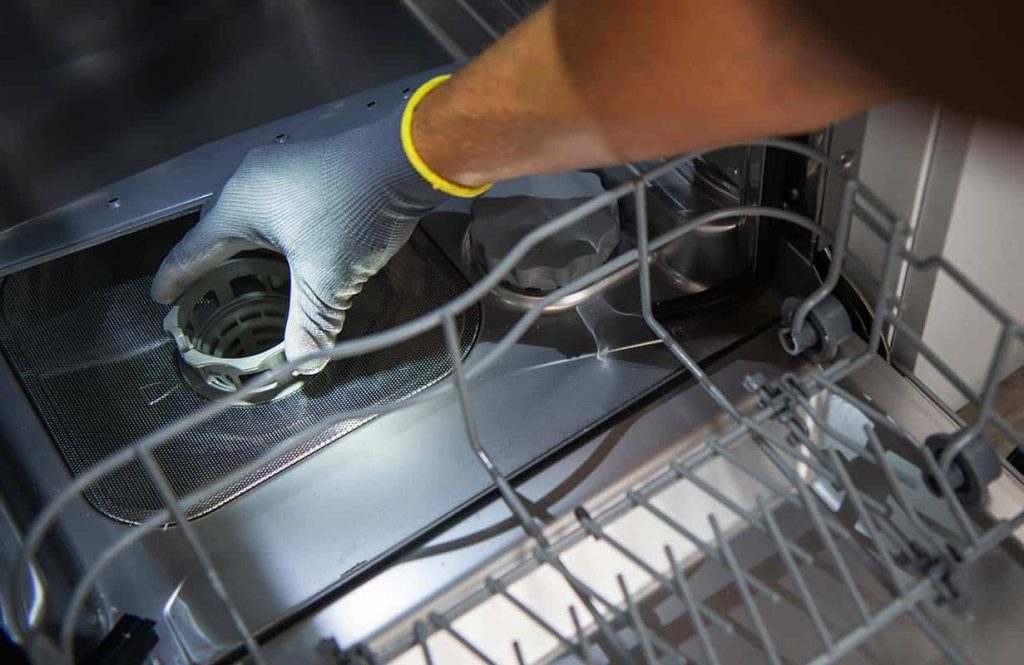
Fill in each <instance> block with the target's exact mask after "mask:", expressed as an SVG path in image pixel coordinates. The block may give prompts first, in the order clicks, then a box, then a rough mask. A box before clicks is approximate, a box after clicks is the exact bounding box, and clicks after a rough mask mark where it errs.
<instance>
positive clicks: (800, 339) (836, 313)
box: [779, 295, 853, 363]
mask: <svg viewBox="0 0 1024 665" xmlns="http://www.w3.org/2000/svg"><path fill="white" fill-rule="evenodd" d="M800 302H801V300H800V299H799V298H786V300H785V301H783V303H782V328H781V329H780V330H779V342H781V344H782V348H784V349H785V350H786V352H787V353H789V354H790V355H793V356H797V355H800V354H803V355H804V357H806V358H807V359H808V360H810V361H811V362H816V363H826V362H829V361H830V360H832V359H833V358H835V357H836V354H837V353H838V352H839V345H840V344H842V342H843V340H845V339H846V338H847V337H849V336H850V335H851V334H852V333H853V324H852V323H851V322H850V315H849V314H848V313H847V312H846V308H845V307H843V305H842V303H840V302H839V299H838V298H836V297H835V296H833V295H828V296H826V297H825V299H824V300H822V301H821V302H820V303H818V304H817V305H815V306H814V307H812V308H811V311H810V312H808V313H807V319H806V320H805V321H804V325H803V328H802V329H801V330H800V332H799V334H796V335H794V334H793V328H792V326H793V318H794V316H795V315H796V310H797V308H798V307H800Z"/></svg>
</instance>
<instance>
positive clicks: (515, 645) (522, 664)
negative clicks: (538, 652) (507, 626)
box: [512, 640, 526, 665]
mask: <svg viewBox="0 0 1024 665" xmlns="http://www.w3.org/2000/svg"><path fill="white" fill-rule="evenodd" d="M512 652H513V653H514V654H515V657H516V663H518V664H519V665H526V659H525V658H523V649H522V647H520V646H519V640H512Z"/></svg>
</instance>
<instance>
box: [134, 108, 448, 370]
mask: <svg viewBox="0 0 1024 665" xmlns="http://www.w3.org/2000/svg"><path fill="white" fill-rule="evenodd" d="M401 114H402V111H401V109H399V110H397V111H396V112H394V113H391V114H390V115H388V116H387V117H385V118H383V119H382V120H380V121H378V122H376V123H374V124H372V125H368V126H366V127H360V128H358V129H354V130H352V131H349V132H345V133H344V134H339V135H337V136H332V137H330V138H326V139H320V140H316V141H309V142H304V143H292V144H283V145H268V146H263V147H260V148H256V149H254V150H252V151H250V152H249V153H248V154H247V155H246V156H245V159H244V160H243V161H242V163H241V165H240V166H239V167H238V170H237V171H236V172H235V174H234V175H233V176H231V179H230V180H228V182H227V184H225V185H224V188H223V190H222V191H221V193H220V196H219V198H218V199H217V202H216V204H215V205H214V206H213V208H211V209H210V210H209V211H208V212H207V213H206V214H205V215H204V216H203V218H202V219H200V220H199V223H198V224H197V225H196V226H195V227H194V228H193V229H192V230H190V231H189V232H188V234H186V235H185V237H184V238H183V239H182V240H181V242H179V243H178V244H177V245H176V246H175V247H174V249H172V250H171V252H170V253H169V254H168V255H167V257H166V258H165V259H164V261H163V264H162V265H161V266H160V270H159V271H158V272H157V274H156V276H155V277H154V279H153V285H152V289H151V293H152V296H153V299H154V300H156V301H158V302H161V303H164V304H171V303H172V302H173V301H174V300H176V299H177V298H178V297H179V296H180V295H181V294H182V292H183V291H184V290H185V289H186V288H187V287H188V286H189V284H190V283H191V282H192V281H194V280H195V279H197V278H198V277H200V276H202V275H203V274H204V273H206V272H208V271H210V270H212V269H213V268H215V267H217V266H218V265H219V264H221V263H222V262H223V261H225V260H226V259H228V258H230V257H231V256H232V255H234V254H237V253H238V252H241V251H243V250H249V249H256V248H264V249H272V250H275V251H278V252H280V253H281V254H283V255H284V256H285V258H287V259H288V264H289V266H290V268H291V300H290V305H289V309H288V323H287V325H286V328H285V338H284V341H285V355H286V356H287V357H288V360H296V359H298V358H300V357H302V356H304V355H306V354H308V353H311V352H313V351H316V350H317V349H323V348H327V347H330V346H332V345H333V344H334V339H335V337H337V335H338V333H339V332H340V331H341V328H342V325H343V324H344V322H345V310H347V309H348V307H349V303H350V301H351V299H352V297H353V296H354V295H356V294H357V293H359V291H360V289H362V286H363V284H364V283H365V282H366V280H368V279H369V278H370V277H372V276H373V275H374V274H376V273H377V271H378V270H380V269H381V268H382V267H383V266H384V264H385V263H387V262H388V260H389V259H390V258H391V257H392V256H393V255H394V254H395V252H397V251H398V249H399V248H400V247H401V246H402V245H403V244H404V243H405V242H406V240H408V239H409V236H410V235H411V234H412V231H413V228H414V227H415V226H416V222H417V221H418V220H419V218H420V217H421V216H422V215H423V214H425V213H427V212H428V211H430V210H431V209H432V208H434V207H435V206H437V205H438V204H440V203H441V202H442V201H443V200H444V199H445V198H447V195H446V194H443V193H441V192H439V191H437V190H435V189H433V188H432V187H431V186H430V184H428V183H427V182H426V181H425V180H424V179H423V178H422V177H421V176H420V175H419V174H418V173H417V172H416V171H415V170H414V169H413V167H412V166H411V165H410V164H409V161H408V159H407V158H406V155H405V152H404V151H403V149H402V143H401V137H400V134H399V123H400V119H401ZM326 363H327V361H326V360H320V361H313V362H311V363H307V364H304V365H303V366H302V368H301V371H302V372H303V373H315V372H318V371H320V370H321V369H323V367H324V365H326Z"/></svg>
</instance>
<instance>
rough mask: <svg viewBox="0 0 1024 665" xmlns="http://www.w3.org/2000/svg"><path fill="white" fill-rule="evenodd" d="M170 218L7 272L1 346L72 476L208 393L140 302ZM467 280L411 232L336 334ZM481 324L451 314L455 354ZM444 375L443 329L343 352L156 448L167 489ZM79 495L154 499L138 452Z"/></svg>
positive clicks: (101, 499) (275, 468) (196, 484)
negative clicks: (294, 383)
mask: <svg viewBox="0 0 1024 665" xmlns="http://www.w3.org/2000/svg"><path fill="white" fill-rule="evenodd" d="M189 221H194V216H193V217H192V218H191V219H189V220H178V221H176V222H170V223H165V224H162V225H160V226H158V227H155V228H153V229H150V230H147V231H144V232H140V233H137V234H133V235H131V236H127V237H125V238H121V239H118V240H115V241H112V242H109V243H106V244H103V245H100V246H98V247H94V248H91V249H88V250H85V251H82V252H79V253H76V254H72V255H70V256H67V257H64V258H60V259H57V260H54V261H51V262H49V263H46V264H43V265H40V266H37V267H34V268H30V269H28V270H24V271H22V272H20V273H16V274H14V275H11V276H9V277H7V278H6V280H5V281H4V282H3V283H2V287H3V291H2V298H0V345H2V348H3V351H4V354H5V355H6V356H7V358H8V360H9V361H10V363H11V365H12V367H13V368H14V370H15V372H16V374H17V375H18V377H19V378H20V380H21V382H22V384H23V386H24V388H25V390H26V391H27V393H28V395H29V397H30V398H31V400H32V401H33V402H34V404H35V405H36V408H37V410H38V412H39V414H40V416H41V418H42V420H43V422H44V423H45V425H46V427H47V428H48V430H49V431H50V434H51V436H52V438H53V440H54V442H55V443H56V445H57V448H58V449H59V451H60V453H61V455H62V457H63V458H64V460H65V462H66V463H67V465H68V468H69V469H70V471H71V473H72V474H74V475H76V476H77V475H79V474H81V473H82V472H84V471H85V470H87V469H89V468H90V467H91V466H93V465H94V464H96V463H97V462H98V461H100V460H102V459H103V458H105V457H107V456H109V455H111V454H113V453H114V452H116V451H117V450H120V449H122V448H124V447H125V446H128V445H130V444H132V443H133V442H135V441H137V440H138V439H140V438H141V437H144V436H146V435H147V434H149V433H151V432H153V431H154V430H156V429H158V428H159V427H161V426H163V425H166V424H167V423H170V422H172V421H175V420H178V419H180V418H182V417H185V416H187V415H189V414H190V413H194V412H196V411H197V410H199V409H201V408H203V407H204V406H206V405H208V404H209V403H210V402H209V400H207V399H206V398H204V397H201V396H199V395H198V394H196V392H194V391H193V390H192V389H191V388H190V387H189V385H188V383H187V382H186V381H184V380H183V378H182V375H181V371H180V368H179V363H178V352H177V349H176V348H175V346H174V343H173V342H172V341H171V339H170V338H169V337H168V336H167V334H166V333H165V332H164V330H163V327H162V323H161V322H162V320H163V318H164V317H165V316H166V314H167V311H168V308H167V307H164V306H161V305H158V304H157V303H155V302H153V301H152V300H151V299H150V297H149V286H150V282H151V280H152V275H153V272H155V269H156V267H157V266H158V265H159V262H160V259H161V258H162V256H163V254H164V253H165V252H166V250H167V249H168V248H169V247H170V245H171V244H172V243H173V241H174V240H175V239H176V238H177V237H180V235H181V233H182V230H183V228H187V222H189ZM465 286H466V284H465V282H464V281H463V280H462V277H461V276H460V275H459V274H458V273H457V272H456V270H455V268H454V267H453V266H451V264H450V263H448V260H447V259H446V258H445V257H444V256H443V255H442V254H441V252H440V251H439V250H438V249H437V248H436V247H435V246H434V245H433V244H432V243H431V241H430V240H429V239H427V238H425V237H422V236H420V234H416V235H414V238H413V240H412V241H411V242H410V243H409V244H408V245H407V246H406V247H404V248H403V249H402V250H401V251H400V252H399V253H398V254H397V255H396V256H395V258H394V259H393V260H392V261H391V262H390V263H389V264H388V265H387V266H386V267H385V268H384V270H382V271H381V273H380V274H378V275H377V276H376V277H375V278H373V279H371V280H370V281H369V282H368V283H367V284H366V286H365V287H364V289H363V292H362V293H361V294H360V295H359V296H357V297H356V298H355V300H354V302H353V306H352V309H351V310H350V312H349V316H348V318H347V321H346V325H345V330H344V332H343V333H342V338H343V339H344V338H353V337H359V336H363V335H366V334H369V333H373V332H376V331H380V330H385V329H388V328H392V327H394V326H396V325H398V324H400V323H403V322H405V321H409V320H411V319H413V318H415V317H417V316H419V315H421V314H424V313H426V312H429V311H431V310H433V309H436V308H437V307H438V306H440V305H442V304H444V303H445V302H447V301H448V300H451V299H452V298H453V297H455V296H456V295H457V294H458V293H459V292H460V291H461V290H462V289H463V288H465ZM478 325H479V313H478V310H477V309H475V308H474V309H470V310H469V311H468V312H467V313H465V314H464V315H462V316H460V317H459V318H458V328H459V337H460V346H461V351H462V353H463V354H464V355H465V354H466V353H468V351H469V348H470V346H471V345H472V343H473V340H474V338H475V335H476V332H477V329H478ZM450 370H451V360H450V357H449V355H448V351H447V348H446V346H445V342H444V338H443V335H442V334H441V333H440V331H438V330H431V331H430V332H427V333H424V334H422V335H420V336H419V337H416V338H414V339H412V340H410V341H408V342H407V343H405V344H403V345H401V346H399V347H395V348H389V349H387V350H386V351H382V352H378V353H374V354H370V355H366V356H359V357H357V358H352V359H343V360H339V361H335V362H332V363H330V364H329V365H328V366H327V368H326V369H325V370H324V371H323V372H321V373H320V374H318V375H316V376H315V377H314V378H312V379H310V380H309V381H307V382H306V384H305V385H304V386H303V387H302V389H301V390H299V391H297V392H294V393H292V394H290V395H287V396H285V397H281V398H279V399H276V400H274V401H272V402H268V403H266V404H258V405H238V406H233V407H230V408H228V409H227V410H225V411H222V412H221V413H219V414H218V415H216V416H215V417H213V418H210V419H208V420H205V421H203V422H202V423H201V424H199V425H196V426H195V427H192V428H190V429H188V430H186V431H184V432H182V433H180V434H179V435H178V436H176V437H175V438H174V439H173V440H170V441H168V442H167V443H165V444H162V445H160V446H158V447H157V448H155V449H154V457H155V459H156V460H157V462H158V463H159V465H160V467H161V469H162V471H163V473H164V475H165V476H166V478H167V480H168V482H169V484H170V486H171V488H172V489H173V490H174V491H175V493H176V494H177V495H178V496H184V495H186V494H188V493H190V492H193V491H195V490H197V489H199V488H201V487H204V486H206V485H208V484H209V483H211V482H213V481H214V480H216V479H217V478H220V477H223V476H224V475H225V474H228V473H231V472H233V471H235V470H237V469H239V468H241V467H242V466H244V465H246V464H248V463H250V462H252V461H253V460H255V459H257V458H258V457H260V456H261V455H263V454H264V453H265V452H267V450H268V449H270V448H273V447H274V446H275V445H278V444H280V443H281V442H283V441H285V440H287V439H288V438H289V437H291V436H294V435H296V434H298V433H300V432H302V431H303V430H306V429H308V428H309V427H310V426H312V425H314V424H315V423H318V422H321V421H323V420H324V419H325V418H329V417H330V416H331V415H332V414H335V413H339V412H344V411H349V410H352V409H359V408H364V407H368V406H373V405H379V404H383V403H388V402H393V401H397V400H401V399H403V398H406V397H408V396H410V395H412V394H415V393H417V392H419V391H420V390H423V389H424V388H426V387H428V386H430V385H431V384H433V383H435V382H437V381H438V380H440V379H441V378H443V377H444V376H445V375H447V374H448V372H449V371H450ZM367 420H369V418H365V419H360V420H348V421H343V422H340V423H337V424H335V425H333V426H331V427H329V428H328V429H326V430H324V431H322V432H320V433H319V434H317V435H316V436H313V437H311V438H308V439H307V440H305V441H304V442H303V443H302V444H300V445H299V446H298V447H296V448H294V449H293V450H292V451H291V452H289V453H288V454H287V455H285V456H283V457H282V458H280V459H275V460H273V461H271V462H269V463H267V464H265V465H263V466H261V467H259V468H258V469H257V470H256V471H254V472H252V473H250V474H248V475H246V476H244V477H243V478H241V479H239V480H238V481H236V482H235V483H233V484H231V485H230V486H229V487H227V488H225V489H223V490H222V491H220V492H217V493H216V494H214V495H212V496H210V497H208V498H205V499H204V500H202V501H201V502H199V503H196V504H194V505H193V506H192V507H191V508H190V510H189V512H188V515H189V517H193V518H194V517H198V516H200V515H204V514H206V513H208V512H210V511H211V510H214V509H215V508H217V507H219V506H221V505H223V504H224V503H226V502H227V501H230V500H231V499H232V498H234V497H236V496H238V495H240V494H241V493H243V492H245V491H246V490H248V489H251V488H253V487H255V486H256V485H258V484H259V483H261V482H263V481H264V480H266V479H268V478H270V477H271V476H273V475H274V474H276V473H278V472H280V471H282V470H283V469H285V468H287V467H289V466H291V465H292V464H295V463H296V462H298V461H300V460H301V459H303V458H305V457H307V456H308V455H310V454H312V453H313V452H315V451H316V450H318V449H320V448H322V447H323V446H325V445H327V444H328V443H331V442H332V441H335V440H337V439H338V438H339V437H341V436H343V435H344V434H346V433H347V432H350V431H351V430H353V429H354V428H356V427H358V426H359V425H361V424H362V423H364V422H366V421H367ZM84 495H85V496H86V498H87V499H88V500H89V502H90V503H92V505H93V506H95V507H96V508H97V509H98V510H100V511H101V512H103V513H104V514H106V515H108V516H109V517H111V518H113V519H116V520H119V521H122V522H128V523H138V522H141V521H143V520H144V519H146V518H147V517H148V516H150V515H152V514H153V513H155V512H157V511H159V510H160V509H162V508H163V507H164V504H163V503H162V501H161V499H160V496H159V494H158V492H157V490H156V488H155V487H153V485H152V484H151V482H150V480H149V479H148V477H147V476H146V473H145V471H144V469H143V468H142V466H141V464H140V463H139V462H138V461H133V462H132V463H131V464H128V465H125V466H124V467H121V468H120V469H119V470H117V471H115V472H113V473H110V474H107V475H105V476H104V477H103V478H102V479H100V480H99V481H97V482H95V483H91V484H90V485H89V486H88V488H87V489H86V490H85V491H84Z"/></svg>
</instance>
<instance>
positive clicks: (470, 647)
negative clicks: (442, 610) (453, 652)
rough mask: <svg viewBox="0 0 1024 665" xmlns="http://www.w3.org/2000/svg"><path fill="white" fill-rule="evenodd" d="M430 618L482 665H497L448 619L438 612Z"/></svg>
mask: <svg viewBox="0 0 1024 665" xmlns="http://www.w3.org/2000/svg"><path fill="white" fill-rule="evenodd" d="M429 616H430V622H431V623H433V624H434V625H435V626H437V627H438V628H440V629H441V630H443V631H444V632H446V633H448V634H449V635H451V636H452V637H454V638H455V641H457V642H458V643H459V644H461V645H462V646H463V647H465V648H466V650H467V651H469V652H470V653H471V654H473V656H475V657H476V659H477V660H479V661H480V662H481V663H486V665H496V664H495V662H494V661H493V660H491V659H490V658H488V657H487V654H485V653H484V652H483V651H481V650H480V648H479V647H477V646H476V645H475V644H473V643H472V642H470V641H469V640H468V639H466V636H465V635H463V634H462V633H461V632H460V631H458V630H456V629H455V626H453V625H452V624H451V622H449V621H448V619H446V618H445V617H444V615H442V614H438V613H437V612H431V613H430V615H429Z"/></svg>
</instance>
